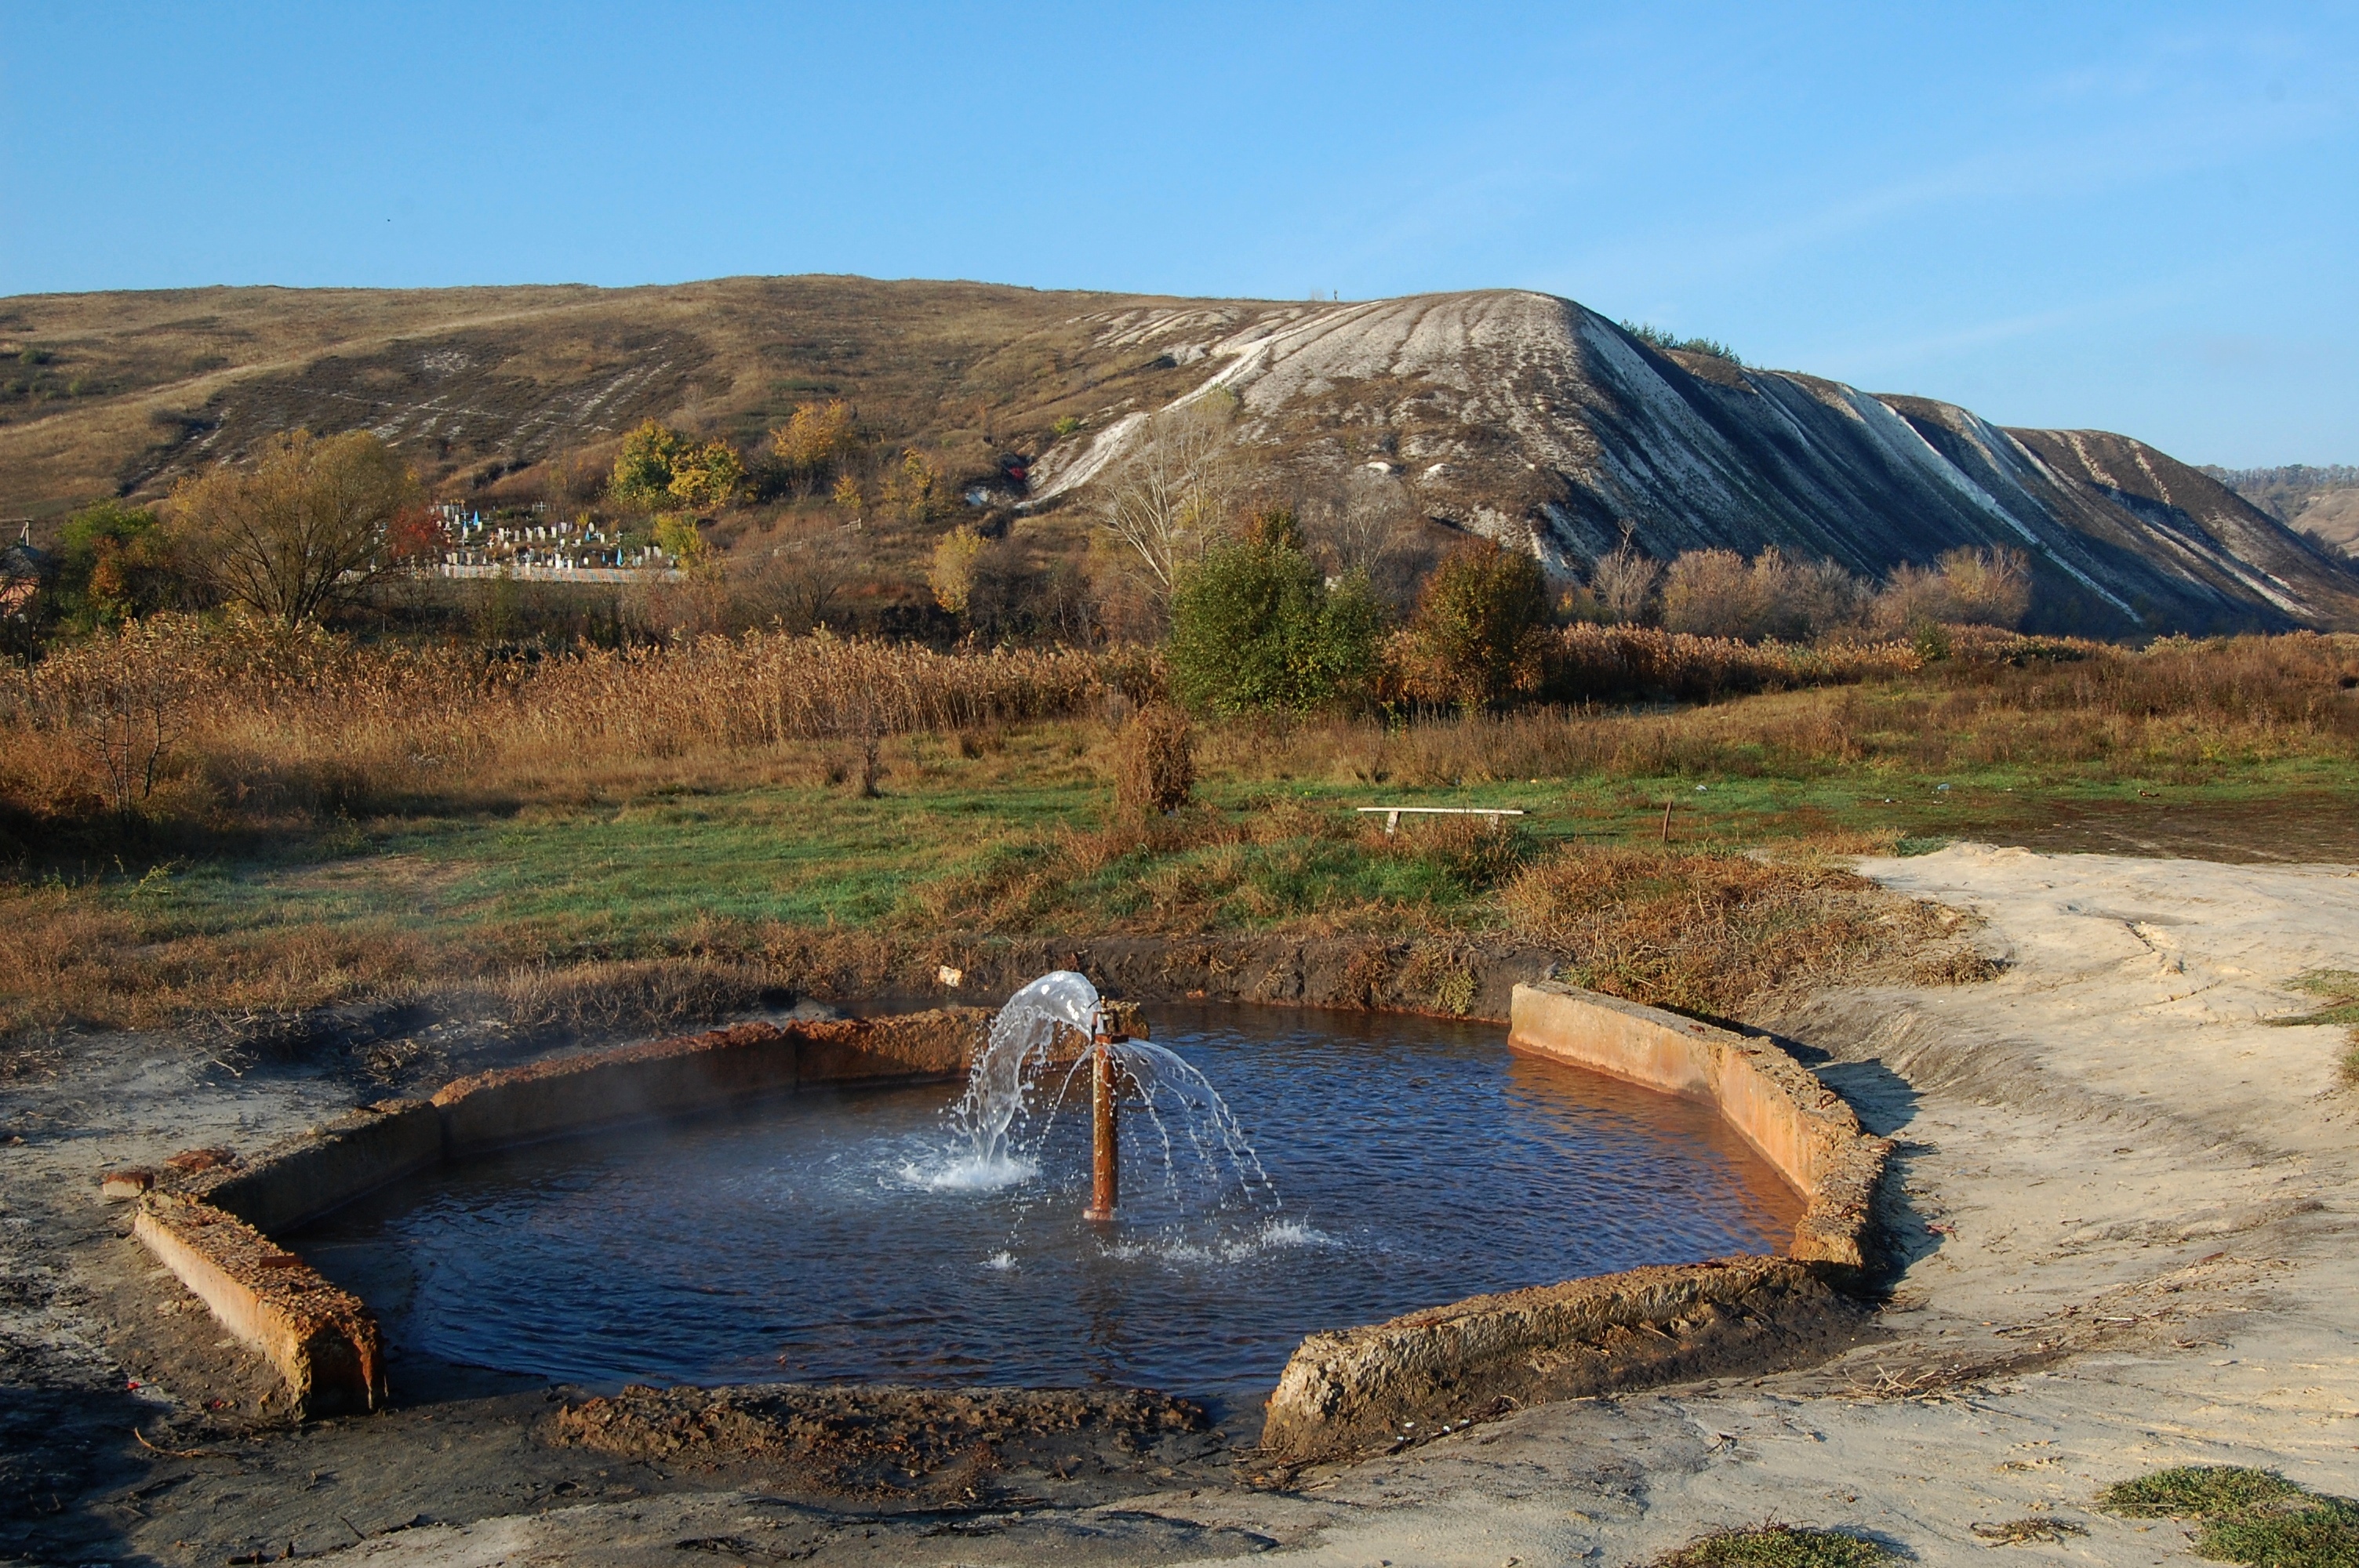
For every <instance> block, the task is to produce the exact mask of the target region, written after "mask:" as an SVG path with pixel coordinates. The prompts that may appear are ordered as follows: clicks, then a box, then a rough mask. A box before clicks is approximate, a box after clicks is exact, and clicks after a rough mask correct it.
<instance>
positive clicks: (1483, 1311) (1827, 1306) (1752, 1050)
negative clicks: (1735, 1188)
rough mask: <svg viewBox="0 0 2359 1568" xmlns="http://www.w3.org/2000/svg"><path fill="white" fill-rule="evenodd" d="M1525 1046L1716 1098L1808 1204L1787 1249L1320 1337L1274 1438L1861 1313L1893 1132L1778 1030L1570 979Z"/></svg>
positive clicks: (1505, 1297) (1545, 996)
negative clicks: (1870, 1120)
mask: <svg viewBox="0 0 2359 1568" xmlns="http://www.w3.org/2000/svg"><path fill="white" fill-rule="evenodd" d="M1510 1017H1511V1021H1510V1025H1509V1030H1508V1035H1507V1043H1508V1044H1509V1046H1510V1047H1511V1048H1513V1049H1515V1050H1518V1051H1524V1052H1527V1053H1529V1054H1533V1055H1538V1056H1546V1057H1548V1058H1549V1059H1550V1060H1552V1061H1559V1062H1564V1063H1567V1064H1570V1065H1574V1066H1579V1067H1584V1068H1587V1069H1589V1070H1591V1071H1593V1072H1600V1073H1605V1074H1608V1075H1610V1076H1614V1077H1617V1078H1622V1079H1625V1080H1626V1081H1628V1082H1631V1083H1636V1084H1641V1085H1644V1086H1645V1087H1649V1088H1654V1089H1658V1090H1662V1091H1665V1092H1668V1093H1671V1094H1678V1095H1681V1096H1684V1097H1686V1098H1692V1099H1696V1100H1700V1101H1702V1102H1704V1103H1706V1104H1709V1105H1712V1106H1713V1107H1715V1108H1718V1110H1719V1111H1720V1113H1721V1115H1722V1116H1723V1118H1724V1119H1726V1120H1727V1121H1728V1123H1729V1124H1730V1125H1731V1126H1732V1127H1734V1128H1735V1129H1736V1130H1737V1131H1738V1132H1739V1133H1741V1134H1742V1135H1743V1136H1744V1137H1745V1141H1748V1142H1750V1143H1751V1144H1752V1145H1753V1146H1754V1148H1756V1150H1758V1151H1759V1152H1761V1154H1762V1156H1763V1157H1764V1158H1766V1159H1767V1161H1768V1162H1770V1164H1772V1165H1773V1166H1775V1167H1776V1168H1777V1172H1778V1173H1779V1174H1781V1175H1783V1176H1784V1177H1785V1178H1786V1180H1787V1181H1788V1183H1790V1184H1792V1185H1793V1186H1794V1188H1795V1189H1796V1190H1797V1191H1799V1193H1800V1194H1801V1195H1802V1196H1803V1197H1804V1199H1805V1200H1807V1204H1808V1206H1807V1207H1806V1208H1805V1210H1804V1211H1803V1215H1802V1217H1801V1219H1800V1221H1799V1223H1798V1224H1797V1226H1796V1227H1795V1235H1794V1244H1793V1247H1792V1248H1791V1249H1790V1250H1789V1252H1788V1255H1787V1256H1786V1257H1784V1258H1724V1259H1719V1260H1713V1261H1711V1262H1705V1263H1694V1264H1684V1265H1677V1266H1670V1267H1658V1268H1645V1269H1633V1270H1628V1271H1624V1272H1621V1273H1614V1274H1601V1275H1597V1276H1595V1277H1593V1278H1590V1279H1585V1280H1573V1281H1567V1282H1565V1283H1563V1284H1560V1285H1544V1286H1539V1287H1536V1288H1534V1289H1531V1290H1525V1291H1510V1292H1503V1293H1500V1294H1496V1295H1488V1296H1476V1297H1473V1298H1471V1299H1469V1300H1466V1301H1462V1302H1456V1303H1451V1304H1449V1305H1447V1306H1440V1307H1435V1308H1431V1309H1430V1310H1428V1311H1424V1312H1418V1313H1411V1314H1407V1315H1405V1316H1401V1317H1397V1318H1394V1319H1392V1320H1391V1321H1389V1322H1387V1323H1382V1324H1374V1325H1368V1326H1366V1327H1362V1328H1353V1329H1345V1330H1343V1331H1341V1332H1338V1333H1331V1334H1314V1335H1312V1336H1310V1337H1309V1338H1307V1339H1305V1340H1304V1341H1303V1342H1302V1344H1301V1346H1299V1348H1298V1349H1297V1350H1296V1351H1295V1353H1294V1355H1293V1357H1292V1358H1291V1359H1289V1360H1288V1362H1287V1366H1286V1370H1285V1371H1284V1372H1283V1373H1282V1374H1281V1375H1280V1376H1279V1378H1278V1383H1277V1391H1276V1392H1274V1393H1273V1394H1272V1395H1271V1396H1270V1400H1269V1416H1268V1422H1267V1424H1266V1426H1265V1427H1264V1429H1263V1433H1262V1445H1263V1447H1264V1449H1265V1450H1266V1451H1267V1452H1268V1453H1269V1454H1271V1455H1272V1456H1273V1457H1275V1458H1277V1459H1279V1460H1281V1461H1284V1462H1288V1463H1296V1464H1300V1463H1306V1462H1309V1461H1311V1460H1316V1459H1325V1458H1338V1457H1344V1456H1348V1455H1351V1454H1363V1453H1367V1452H1370V1451H1372V1450H1375V1449H1377V1448H1382V1447H1386V1446H1389V1445H1392V1444H1397V1443H1400V1442H1403V1441H1412V1440H1415V1439H1416V1438H1418V1437H1419V1436H1422V1435H1428V1434H1431V1433H1435V1432H1437V1431H1439V1430H1443V1429H1446V1428H1447V1427H1448V1426H1449V1424H1450V1423H1451V1422H1454V1421H1457V1420H1462V1419H1471V1418H1472V1417H1473V1415H1474V1414H1476V1413H1480V1412H1484V1411H1490V1410H1494V1409H1496V1408H1499V1407H1500V1405H1501V1403H1502V1401H1508V1402H1525V1403H1527V1402H1532V1401H1534V1400H1542V1399H1565V1398H1574V1397H1580V1396H1582V1395H1585V1394H1593V1393H1602V1392H1604V1391H1606V1390H1611V1389H1617V1388H1635V1387H1639V1386H1642V1385H1644V1384H1647V1383H1659V1382H1663V1381H1666V1380H1669V1379H1674V1378H1678V1377H1682V1376H1692V1375H1695V1374H1697V1373H1698V1372H1700V1371H1701V1370H1704V1369H1707V1368H1709V1367H1710V1366H1711V1365H1712V1364H1713V1363H1714V1362H1715V1361H1716V1360H1721V1359H1724V1358H1725V1357H1729V1356H1731V1355H1739V1354H1755V1355H1758V1354H1760V1353H1763V1352H1775V1351H1776V1350H1777V1349H1778V1348H1779V1347H1780V1346H1781V1345H1782V1346H1791V1347H1796V1348H1799V1347H1802V1346H1808V1345H1810V1344H1812V1343H1817V1342H1821V1341H1823V1339H1824V1338H1825V1336H1826V1333H1827V1331H1828V1329H1829V1327H1830V1326H1831V1323H1832V1320H1837V1319H1841V1318H1843V1317H1845V1316H1847V1315H1850V1314H1852V1313H1854V1312H1855V1309H1852V1308H1847V1307H1846V1305H1845V1303H1843V1299H1842V1298H1841V1296H1840V1295H1839V1293H1838V1292H1840V1290H1841V1289H1843V1287H1846V1286H1849V1285H1851V1284H1853V1283H1854V1282H1855V1281H1857V1279H1858V1277H1859V1274H1860V1271H1861V1270H1862V1268H1863V1266H1864V1261H1865V1259H1866V1255H1867V1250H1868V1245H1869V1228H1870V1226H1871V1224H1872V1218H1871V1209H1870V1199H1871V1197H1872V1196H1873V1195H1874V1193H1875V1186H1876V1184H1877V1182H1878V1181H1879V1180H1880V1179H1881V1178H1882V1175H1883V1172H1884V1165H1885V1162H1886V1159H1887V1158H1888V1157H1889V1155H1890V1153H1891V1150H1892V1145H1891V1143H1890V1142H1889V1141H1886V1140H1885V1139H1881V1138H1875V1137H1871V1136H1870V1135H1868V1134H1867V1133H1866V1132H1865V1131H1864V1130H1862V1129H1861V1127H1860V1124H1859V1118H1858V1117H1857V1116H1856V1115H1855V1114H1854V1112H1853V1110H1852V1108H1851V1107H1849V1106H1848V1105H1846V1104H1844V1103H1843V1100H1842V1098H1840V1097H1839V1096H1837V1095H1836V1094H1835V1093H1834V1092H1833V1091H1832V1090H1831V1089H1829V1088H1828V1087H1826V1086H1825V1085H1823V1084H1821V1083H1820V1082H1819V1080H1818V1079H1817V1077H1815V1076H1812V1075H1811V1073H1810V1071H1809V1070H1808V1069H1807V1068H1805V1067H1803V1066H1802V1065H1801V1064H1800V1063H1799V1062H1797V1061H1795V1060H1794V1059H1793V1058H1792V1057H1791V1056H1788V1054H1786V1053H1785V1052H1784V1051H1782V1050H1780V1049H1779V1048H1778V1047H1777V1044H1775V1043H1774V1042H1771V1041H1768V1040H1766V1039H1759V1038H1756V1037H1752V1036H1747V1035H1743V1034H1738V1033H1734V1032H1733V1031H1731V1030H1726V1029H1721V1028H1717V1027H1715V1026H1713V1025H1712V1024H1709V1023H1703V1022H1698V1021H1697V1020H1695V1019H1691V1018H1685V1017H1681V1016H1680V1014H1678V1013H1673V1012H1666V1011H1663V1010H1662V1009H1660V1008H1652V1007H1644V1006H1641V1005H1639V1004H1637V1003H1636V1002H1629V1001H1624V1000H1621V999H1620V998H1618V997H1609V996H1603V995H1600V994H1598V993H1597V992H1594V991H1585V990H1582V989H1580V988H1578V987H1575V986H1569V985H1565V984H1562V983H1560V982H1558V981H1553V980H1550V981H1542V982H1540V983H1538V984H1537V985H1518V986H1517V987H1516V988H1515V995H1514V1001H1513V1007H1512V1012H1511V1015H1510Z"/></svg>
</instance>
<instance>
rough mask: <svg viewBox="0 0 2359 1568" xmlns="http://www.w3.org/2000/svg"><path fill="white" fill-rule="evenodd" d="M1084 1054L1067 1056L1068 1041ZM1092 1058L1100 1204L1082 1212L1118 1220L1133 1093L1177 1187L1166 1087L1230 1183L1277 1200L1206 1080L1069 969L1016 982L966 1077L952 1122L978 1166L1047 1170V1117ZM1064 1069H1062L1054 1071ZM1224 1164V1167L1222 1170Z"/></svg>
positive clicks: (1198, 1144)
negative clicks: (1042, 1154)
mask: <svg viewBox="0 0 2359 1568" xmlns="http://www.w3.org/2000/svg"><path fill="white" fill-rule="evenodd" d="M1075 1037H1078V1039H1079V1040H1080V1042H1081V1049H1080V1051H1079V1052H1078V1053H1077V1054H1074V1055H1073V1056H1071V1058H1064V1057H1062V1056H1061V1055H1060V1051H1059V1046H1060V1043H1061V1042H1062V1041H1064V1040H1068V1039H1071V1038H1075ZM1083 1064H1087V1065H1088V1068H1089V1075H1090V1085H1089V1101H1090V1200H1089V1205H1088V1206H1087V1207H1086V1208H1084V1209H1083V1210H1082V1217H1084V1218H1086V1219H1089V1220H1092V1221H1094V1222H1100V1223H1104V1222H1110V1221H1112V1220H1113V1219H1114V1218H1115V1217H1116V1215H1117V1214H1118V1212H1119V1209H1120V1206H1121V1187H1122V1118H1121V1111H1122V1105H1123V1101H1124V1099H1125V1098H1129V1100H1130V1101H1131V1103H1132V1105H1133V1106H1135V1107H1136V1108H1138V1109H1139V1110H1141V1111H1143V1112H1145V1114H1146V1115H1147V1119H1148V1120H1149V1122H1150V1123H1151V1124H1152V1125H1153V1126H1154V1128H1155V1129H1156V1130H1157V1131H1158V1133H1159V1134H1160V1135H1161V1138H1162V1142H1163V1147H1164V1162H1163V1163H1164V1174H1165V1178H1166V1180H1167V1181H1168V1182H1169V1183H1170V1184H1171V1186H1172V1189H1173V1192H1174V1194H1175V1195H1176V1194H1177V1192H1178V1173H1177V1171H1176V1170H1175V1168H1174V1162H1175V1159H1176V1155H1177V1152H1176V1151H1175V1149H1174V1147H1173V1144H1172V1141H1171V1133H1170V1128H1169V1126H1168V1125H1167V1124H1166V1123H1165V1121H1164V1119H1163V1112H1162V1110H1159V1109H1158V1094H1160V1095H1162V1097H1163V1098H1164V1100H1165V1102H1166V1107H1167V1108H1169V1109H1172V1110H1174V1111H1176V1112H1177V1119H1179V1120H1180V1123H1181V1125H1182V1127H1183V1129H1184V1131H1185V1135H1186V1139H1187V1141H1188V1144H1189V1146H1190V1148H1191V1149H1192V1150H1193V1152H1194V1153H1195V1154H1196V1155H1197V1157H1198V1160H1199V1162H1200V1163H1201V1165H1202V1166H1203V1167H1205V1168H1206V1169H1207V1170H1209V1171H1211V1172H1212V1173H1214V1174H1215V1175H1216V1176H1218V1177H1219V1178H1220V1180H1221V1182H1222V1184H1223V1185H1225V1184H1226V1182H1227V1180H1228V1179H1229V1178H1230V1177H1232V1176H1233V1177H1234V1180H1235V1182H1236V1184H1237V1185H1238V1186H1239V1187H1240V1188H1241V1189H1243V1191H1244V1192H1245V1193H1246V1194H1247V1195H1257V1196H1259V1197H1260V1198H1261V1199H1263V1200H1265V1201H1266V1202H1267V1203H1268V1204H1269V1206H1272V1207H1275V1206H1277V1192H1276V1189H1275V1188H1274V1187H1273V1186H1272V1185H1271V1184H1270V1180H1269V1177H1268V1174H1267V1173H1266V1172H1264V1171H1263V1170H1262V1168H1261V1162H1260V1160H1259V1159H1258V1158H1257V1157H1256V1155H1255V1153H1254V1151H1253V1146H1252V1144H1250V1143H1248V1142H1247V1141H1245V1133H1244V1131H1243V1130H1242V1129H1241V1128H1239V1127H1238V1125H1237V1121H1236V1118H1235V1117H1234V1116H1233V1115H1231V1114H1230V1112H1229V1108H1228V1105H1227V1104H1226V1102H1224V1101H1223V1099H1222V1098H1221V1097H1220V1094H1219V1093H1218V1091H1216V1090H1215V1089H1214V1088H1213V1087H1212V1084H1211V1083H1210V1082H1208V1081H1207V1080H1206V1079H1205V1077H1204V1076H1203V1075H1202V1074H1201V1073H1200V1072H1198V1071H1197V1070H1196V1069H1195V1068H1194V1067H1192V1066H1190V1065H1189V1064H1188V1063H1187V1062H1186V1061H1184V1060H1183V1059H1181V1058H1180V1056H1178V1055H1176V1054H1173V1053H1171V1052H1169V1051H1167V1050H1165V1049H1164V1048H1163V1047H1161V1046H1159V1045H1157V1044H1153V1043H1152V1042H1151V1041H1149V1040H1147V1038H1146V1031H1145V1030H1144V1029H1143V1028H1141V1027H1139V1026H1138V1024H1137V1022H1136V1013H1135V1012H1134V1011H1131V1010H1130V1009H1129V1008H1127V1007H1125V1005H1124V1004H1122V1003H1119V1002H1109V1001H1107V1000H1104V999H1103V998H1102V997H1100V996H1099V995H1098V991H1097V988H1096V987H1095V986H1093V985H1092V984H1091V983H1090V981H1089V979H1088V978H1087V977H1086V976H1083V975H1081V974H1077V973H1075V972H1074V971H1072V970H1071V969H1060V970H1057V971H1056V972H1054V973H1052V974H1047V975H1043V976H1041V977H1040V978H1039V979H1036V980H1034V981H1032V982H1031V983H1030V984H1029V985H1027V986H1025V987H1024V988H1023V989H1020V990H1018V991H1017V992H1016V994H1015V995H1014V996H1012V997H1010V998H1009V999H1008V1000H1007V1004H1006V1006H1005V1007H1003V1008H1001V1009H1000V1011H999V1015H998V1017H997V1018H995V1020H993V1022H992V1025H991V1033H990V1037H989V1040H988V1042H987V1044H985V1045H984V1050H983V1053H982V1054H980V1055H979V1056H977V1057H976V1058H975V1062H974V1065H973V1069H972V1070H971V1071H970V1073H969V1075H968V1077H967V1087H966V1093H965V1095H964V1096H963V1097H962V1098H961V1099H960V1101H959V1104H958V1107H957V1108H956V1110H955V1111H954V1112H953V1116H952V1119H953V1121H954V1123H955V1124H957V1125H959V1126H960V1127H962V1129H963V1130H965V1131H966V1133H967V1136H968V1138H969V1141H970V1142H971V1144H972V1148H973V1153H972V1160H973V1164H974V1166H975V1168H976V1169H978V1170H983V1171H1006V1172H1009V1173H1020V1172H1028V1171H1029V1170H1032V1169H1037V1162H1035V1161H1033V1160H1032V1159H1031V1158H1029V1150H1030V1148H1036V1147H1037V1146H1038V1143H1040V1142H1043V1141H1045V1140H1046V1136H1047V1127H1046V1125H1045V1123H1046V1122H1048V1121H1053V1119H1054V1117H1055V1114H1056V1110H1057V1108H1059V1107H1060V1106H1061V1104H1062V1103H1063V1100H1064V1097H1065V1095H1066V1093H1067V1092H1068V1091H1069V1089H1070V1088H1071V1085H1072V1079H1073V1077H1074V1076H1076V1075H1077V1074H1078V1073H1079V1072H1080V1071H1081V1069H1082V1065H1083ZM1058 1065H1064V1067H1065V1071H1064V1072H1063V1074H1062V1075H1061V1076H1060V1075H1057V1074H1055V1073H1053V1072H1052V1071H1051V1069H1053V1068H1054V1067H1056V1066H1058ZM1044 1085H1046V1086H1048V1092H1047V1094H1046V1095H1045V1097H1044V1098H1045V1101H1046V1109H1047V1116H1046V1118H1045V1119H1044V1125H1043V1127H1042V1129H1041V1131H1040V1133H1039V1134H1038V1136H1037V1137H1036V1138H1034V1139H1033V1140H1030V1141H1028V1145H1027V1147H1026V1148H1022V1149H1019V1147H1018V1143H1019V1123H1020V1122H1022V1121H1023V1120H1024V1119H1026V1118H1027V1117H1028V1116H1029V1115H1030V1114H1031V1113H1032V1112H1033V1110H1034V1108H1035V1107H1034V1103H1033V1099H1034V1091H1035V1089H1036V1088H1038V1087H1042V1086H1044ZM1223 1167H1225V1169H1223Z"/></svg>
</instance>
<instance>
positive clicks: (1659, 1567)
mask: <svg viewBox="0 0 2359 1568" xmlns="http://www.w3.org/2000/svg"><path fill="white" fill-rule="evenodd" d="M1897 1561H1899V1560H1898V1559H1897V1557H1895V1556H1894V1555H1893V1554H1892V1552H1890V1551H1889V1550H1888V1549H1886V1548H1885V1547H1882V1546H1879V1545H1877V1544H1876V1543H1875V1541H1867V1540H1864V1539H1863V1538H1861V1537H1859V1536H1856V1535H1845V1534H1844V1533H1843V1531H1841V1530H1812V1529H1810V1528H1809V1527H1808V1526H1806V1525H1799V1524H1774V1523H1773V1524H1762V1525H1754V1526H1751V1527H1749V1528H1747V1529H1745V1530H1718V1531H1715V1532H1714V1533H1712V1534H1711V1535H1707V1536H1705V1537H1703V1538H1702V1539H1701V1540H1700V1541H1690V1542H1689V1543H1688V1544H1687V1545H1685V1546H1682V1547H1680V1549H1679V1550H1678V1551H1677V1552H1672V1553H1671V1554H1670V1555H1669V1556H1667V1557H1658V1558H1657V1559H1656V1560H1655V1564H1654V1568H1883V1565H1884V1564H1886V1563H1895V1562H1897Z"/></svg>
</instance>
